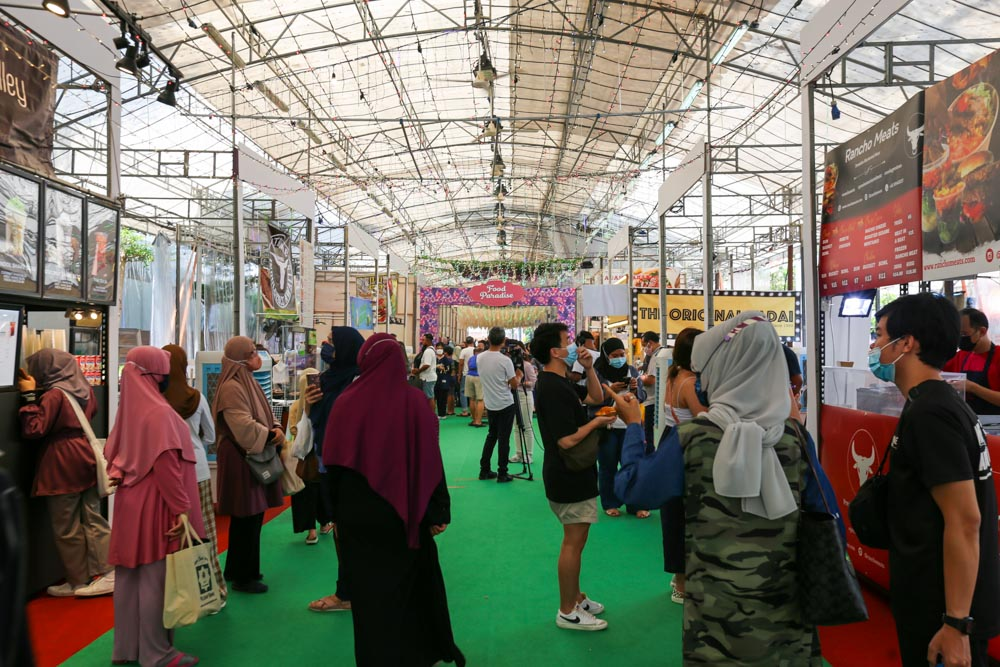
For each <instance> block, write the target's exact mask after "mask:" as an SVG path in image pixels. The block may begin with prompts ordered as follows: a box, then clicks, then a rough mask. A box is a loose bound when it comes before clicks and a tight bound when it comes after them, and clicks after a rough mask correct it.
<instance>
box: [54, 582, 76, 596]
mask: <svg viewBox="0 0 1000 667" xmlns="http://www.w3.org/2000/svg"><path fill="white" fill-rule="evenodd" d="M81 588H83V586H73V585H72V584H70V583H69V582H66V583H65V584H59V585H58V586H49V587H48V588H46V589H45V592H46V593H48V594H49V595H51V596H52V597H54V598H71V597H73V596H74V595H76V592H77V591H78V590H80V589H81Z"/></svg>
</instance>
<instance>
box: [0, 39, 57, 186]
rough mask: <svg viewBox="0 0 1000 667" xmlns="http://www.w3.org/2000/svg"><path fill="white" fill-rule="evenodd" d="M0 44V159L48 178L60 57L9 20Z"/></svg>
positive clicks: (51, 173) (50, 171)
mask: <svg viewBox="0 0 1000 667" xmlns="http://www.w3.org/2000/svg"><path fill="white" fill-rule="evenodd" d="M0 46H2V47H3V50H2V51H0V158H3V159H4V160H7V161H8V162H12V163H14V164H16V165H20V166H22V167H25V168H27V169H31V170H32V171H36V172H39V173H42V174H44V175H46V176H52V175H54V173H55V172H54V171H53V169H52V140H53V133H54V127H55V123H54V120H55V111H56V90H55V74H56V70H57V67H58V64H59V59H58V58H57V57H56V54H54V53H53V52H52V51H50V50H49V49H47V48H44V47H43V46H41V45H40V44H39V43H38V41H37V40H32V39H29V38H28V36H27V35H25V34H24V33H22V32H21V31H20V30H18V29H16V28H14V27H12V26H10V25H9V24H8V26H7V27H6V28H4V29H2V31H0Z"/></svg>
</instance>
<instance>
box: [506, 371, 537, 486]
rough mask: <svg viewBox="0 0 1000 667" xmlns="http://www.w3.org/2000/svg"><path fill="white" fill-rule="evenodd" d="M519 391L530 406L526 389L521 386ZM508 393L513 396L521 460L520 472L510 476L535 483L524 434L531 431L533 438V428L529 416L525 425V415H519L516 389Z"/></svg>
mask: <svg viewBox="0 0 1000 667" xmlns="http://www.w3.org/2000/svg"><path fill="white" fill-rule="evenodd" d="M521 391H522V392H524V398H525V401H524V403H525V405H530V403H529V402H528V400H527V399H528V389H527V387H525V386H524V385H523V384H522V385H521ZM510 392H511V393H512V394H513V395H514V423H515V424H516V425H517V432H518V434H519V435H520V437H519V438H517V440H518V441H519V442H520V445H519V446H518V447H519V452H520V458H521V472H519V473H516V474H512V475H511V477H513V478H515V479H523V480H525V481H528V482H533V481H535V476H534V474H532V472H531V461H529V460H528V439H527V436H526V435H525V433H526V432H528V431H531V433H532V436H534V428H535V427H534V424H533V423H532V422H531V415H530V414H529V415H527V423H525V415H523V414H521V401H519V400H518V397H517V389H511V390H510Z"/></svg>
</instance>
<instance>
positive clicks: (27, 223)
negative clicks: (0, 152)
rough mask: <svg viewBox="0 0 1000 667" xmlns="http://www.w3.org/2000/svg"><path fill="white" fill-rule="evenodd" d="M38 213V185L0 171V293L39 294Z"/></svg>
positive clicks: (39, 235) (40, 198) (39, 197)
mask: <svg viewBox="0 0 1000 667" xmlns="http://www.w3.org/2000/svg"><path fill="white" fill-rule="evenodd" d="M41 211H42V184H41V182H40V181H39V180H38V179H35V178H32V177H30V176H28V175H26V174H22V173H20V172H15V171H6V170H0V292H14V293H20V294H29V295H34V296H37V295H38V294H39V293H40V292H41V284H40V283H41V281H40V279H39V259H38V258H39V257H40V256H41V253H40V252H39V250H40V248H41V238H42V235H41V222H40V221H41Z"/></svg>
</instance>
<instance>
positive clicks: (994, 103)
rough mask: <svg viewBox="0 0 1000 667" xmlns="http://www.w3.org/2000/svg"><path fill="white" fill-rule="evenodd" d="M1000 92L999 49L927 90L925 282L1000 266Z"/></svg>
mask: <svg viewBox="0 0 1000 667" xmlns="http://www.w3.org/2000/svg"><path fill="white" fill-rule="evenodd" d="M998 89H1000V56H997V53H996V52H994V53H992V54H990V55H989V56H987V57H985V58H983V59H982V60H979V61H977V62H975V63H973V64H972V65H970V66H969V67H966V68H965V69H964V70H962V71H961V72H959V73H957V74H955V75H954V76H952V77H951V78H949V79H946V80H945V81H942V82H940V83H938V84H936V85H935V86H933V87H931V88H928V89H927V91H926V93H925V102H924V104H925V111H924V113H925V116H926V119H927V130H926V134H925V140H924V162H923V164H924V166H923V184H924V193H923V221H922V225H923V250H924V254H923V260H924V261H923V269H924V280H943V279H948V278H958V277H963V276H971V275H976V274H978V273H984V272H988V271H996V270H997V269H998V268H1000V162H996V161H995V160H994V156H997V157H1000V139H997V137H996V136H995V134H994V130H995V128H996V124H997V111H998V109H1000V97H998V93H997V91H998Z"/></svg>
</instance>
